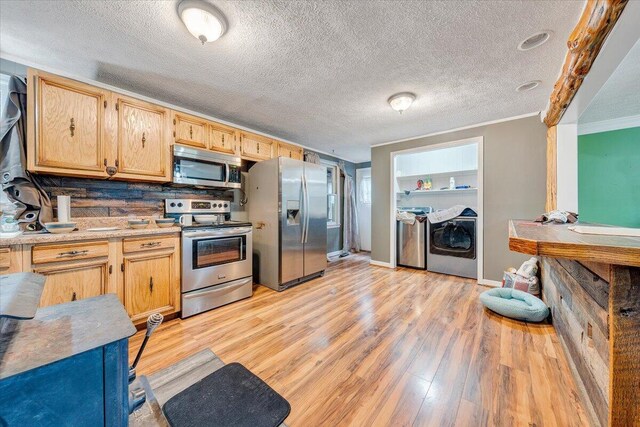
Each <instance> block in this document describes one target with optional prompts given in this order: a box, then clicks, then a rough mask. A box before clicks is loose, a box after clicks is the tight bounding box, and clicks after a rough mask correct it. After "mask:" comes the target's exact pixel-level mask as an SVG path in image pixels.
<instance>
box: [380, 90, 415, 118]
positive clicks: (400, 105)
mask: <svg viewBox="0 0 640 427" xmlns="http://www.w3.org/2000/svg"><path fill="white" fill-rule="evenodd" d="M415 99H416V95H415V94H413V93H411V92H401V93H396V94H395V95H392V96H391V98H389V99H388V100H387V102H389V105H391V108H393V109H394V110H396V111H397V112H398V113H400V114H402V112H403V111H404V110H406V109H407V108H409V107H410V106H411V104H413V101H415Z"/></svg>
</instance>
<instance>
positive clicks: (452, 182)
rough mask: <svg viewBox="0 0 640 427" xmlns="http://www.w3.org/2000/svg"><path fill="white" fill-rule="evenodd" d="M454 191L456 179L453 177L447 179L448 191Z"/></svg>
mask: <svg viewBox="0 0 640 427" xmlns="http://www.w3.org/2000/svg"><path fill="white" fill-rule="evenodd" d="M455 189H456V179H455V178H454V177H451V178H449V190H455Z"/></svg>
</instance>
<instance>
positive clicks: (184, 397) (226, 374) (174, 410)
mask: <svg viewBox="0 0 640 427" xmlns="http://www.w3.org/2000/svg"><path fill="white" fill-rule="evenodd" d="M162 409H163V410H164V414H165V416H166V417H167V419H168V420H169V424H171V426H172V427H188V426H198V427H200V426H219V427H224V426H229V427H231V426H233V427H244V426H246V427H276V426H278V425H280V424H281V423H282V422H283V421H284V420H285V418H287V416H288V415H289V412H290V411H291V406H290V405H289V402H287V401H286V399H285V398H284V397H282V396H280V395H279V394H278V393H276V392H275V391H274V390H273V389H272V388H271V387H269V386H268V385H267V383H265V382H264V381H262V380H261V379H260V378H258V377H257V376H255V375H254V374H252V373H251V372H250V371H249V370H248V369H247V368H245V367H244V366H242V365H241V364H240V363H230V364H228V365H225V366H223V367H222V368H220V369H218V370H217V371H215V372H214V373H212V374H210V375H208V376H206V377H204V378H203V379H202V380H200V381H198V382H197V383H195V384H193V385H192V386H189V387H188V388H186V389H185V390H183V391H181V392H180V393H178V394H176V395H175V396H173V397H172V398H171V399H169V400H168V401H167V403H165V404H164V406H163V408H162Z"/></svg>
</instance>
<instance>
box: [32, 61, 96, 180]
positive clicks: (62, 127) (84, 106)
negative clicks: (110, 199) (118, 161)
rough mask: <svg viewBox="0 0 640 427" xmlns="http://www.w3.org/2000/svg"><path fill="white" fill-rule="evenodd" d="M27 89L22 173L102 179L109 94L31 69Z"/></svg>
mask: <svg viewBox="0 0 640 427" xmlns="http://www.w3.org/2000/svg"><path fill="white" fill-rule="evenodd" d="M28 89H29V90H28V101H27V123H28V127H27V153H28V154H27V167H28V169H29V170H30V171H33V172H42V173H58V174H61V175H70V176H83V177H94V178H106V177H107V176H108V175H107V173H106V171H105V166H106V162H107V150H106V146H107V144H108V142H107V141H106V133H105V111H106V108H107V105H108V101H107V100H108V98H109V92H108V91H105V90H103V89H100V88H97V87H93V86H90V85H86V84H84V83H80V82H76V81H73V80H69V79H64V78H61V77H57V76H54V75H51V74H48V73H43V72H40V71H37V70H33V69H29V70H28Z"/></svg>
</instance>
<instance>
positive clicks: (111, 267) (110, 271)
mask: <svg viewBox="0 0 640 427" xmlns="http://www.w3.org/2000/svg"><path fill="white" fill-rule="evenodd" d="M111 273H113V265H110V266H109V274H111Z"/></svg>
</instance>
